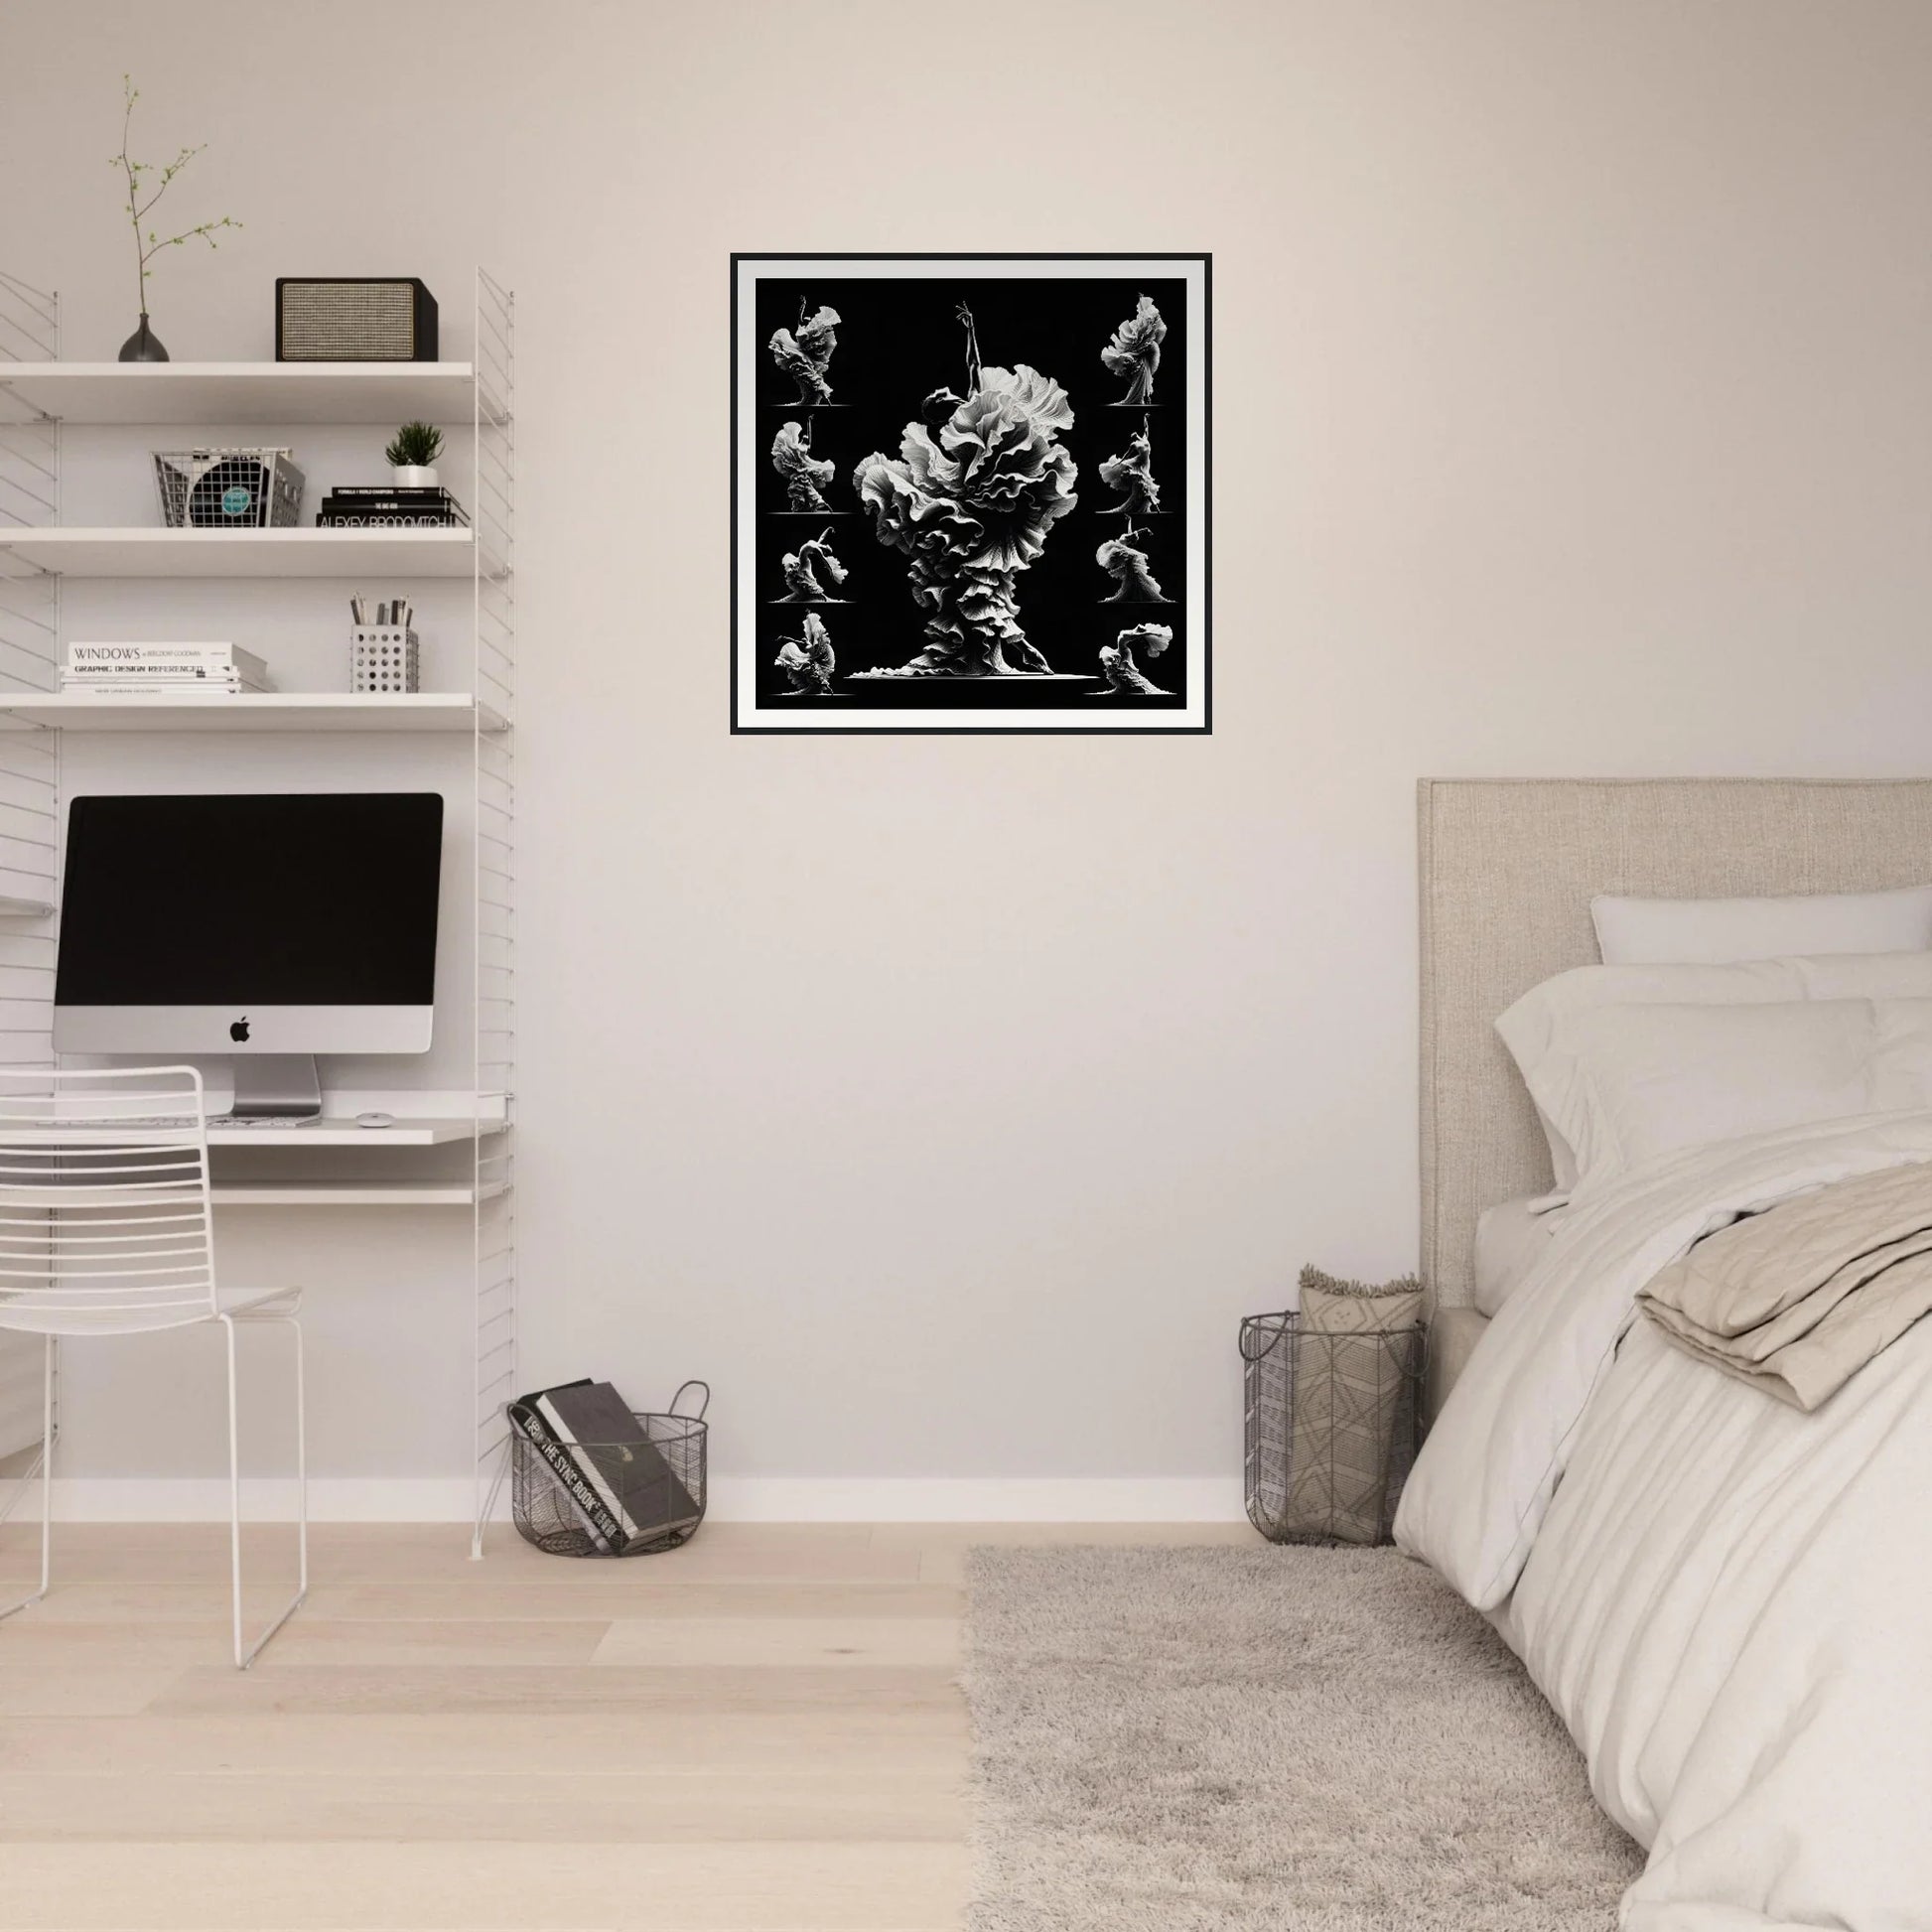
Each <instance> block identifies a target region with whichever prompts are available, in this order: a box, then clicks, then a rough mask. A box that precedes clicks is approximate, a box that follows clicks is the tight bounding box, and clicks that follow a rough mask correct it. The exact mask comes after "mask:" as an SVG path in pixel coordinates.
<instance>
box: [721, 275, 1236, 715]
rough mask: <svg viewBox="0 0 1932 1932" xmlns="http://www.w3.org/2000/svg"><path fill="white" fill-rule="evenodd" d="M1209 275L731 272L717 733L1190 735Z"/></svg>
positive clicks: (1202, 640) (1203, 550)
mask: <svg viewBox="0 0 1932 1932" xmlns="http://www.w3.org/2000/svg"><path fill="white" fill-rule="evenodd" d="M1208 326H1209V258H1208V257H1207V256H1205V255H1153V256H1133V257H1127V256H1098V255H1075V256H1053V257H1043V256H977V255H975V256H968V255H934V256H925V255H921V256H871V255H868V256H824V255H806V256H776V255H735V256H733V258H732V327H733V361H732V498H733V501H732V518H733V523H732V536H733V543H732V550H733V556H732V578H733V624H732V628H733V637H732V729H733V730H734V731H789V732H798V731H953V732H958V731H1143V732H1146V731H1167V732H1203V731H1206V730H1208V729H1209V723H1210V710H1209V681H1210V663H1209V640H1208V610H1209V600H1208V570H1207V565H1208V449H1209V442H1208V430H1209V425H1208V400H1209V376H1208Z"/></svg>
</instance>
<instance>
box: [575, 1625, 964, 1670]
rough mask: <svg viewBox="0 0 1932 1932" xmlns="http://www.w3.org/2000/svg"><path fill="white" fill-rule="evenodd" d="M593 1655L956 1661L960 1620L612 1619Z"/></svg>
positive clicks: (937, 1664) (686, 1661)
mask: <svg viewBox="0 0 1932 1932" xmlns="http://www.w3.org/2000/svg"><path fill="white" fill-rule="evenodd" d="M594 1661H595V1662H596V1663H599V1664H677V1665H684V1666H695V1665H705V1664H719V1665H746V1664H750V1665H800V1664H803V1665H833V1666H836V1667H842V1668H847V1669H855V1668H856V1669H868V1668H877V1667H878V1666H880V1665H893V1664H909V1665H915V1666H927V1667H930V1668H934V1669H952V1668H954V1667H956V1666H957V1665H958V1662H959V1626H958V1624H957V1622H955V1621H953V1620H952V1619H950V1618H946V1619H941V1618H937V1617H857V1616H847V1617H808V1616H796V1617H749V1616H738V1617H670V1616H661V1617H641V1618H636V1619H629V1620H625V1621H621V1622H617V1623H613V1624H611V1625H609V1626H608V1630H607V1634H606V1635H605V1638H604V1641H603V1642H602V1643H601V1644H599V1645H598V1648H597V1655H596V1658H595V1659H594Z"/></svg>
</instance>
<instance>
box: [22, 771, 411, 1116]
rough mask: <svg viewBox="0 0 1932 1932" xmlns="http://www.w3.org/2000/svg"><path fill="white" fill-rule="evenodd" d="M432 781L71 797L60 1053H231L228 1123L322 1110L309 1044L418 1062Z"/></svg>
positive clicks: (57, 1016) (58, 976) (58, 981)
mask: <svg viewBox="0 0 1932 1932" xmlns="http://www.w3.org/2000/svg"><path fill="white" fill-rule="evenodd" d="M442 856H443V800H442V797H441V795H440V794H438V793H436V792H433V791H344V792H252V793H237V792H224V793H220V794H218V795H212V796H159V797H139V798H130V797H81V798H75V799H74V800H73V802H72V804H71V805H70V806H69V812H68V836H67V863H66V866H65V867H64V869H63V873H62V879H61V937H60V952H59V959H58V963H57V965H56V969H55V987H54V1048H55V1051H56V1052H60V1053H101V1054H121V1053H126V1054H143V1055H170V1054H181V1055H195V1056H201V1055H209V1054H219V1055H225V1056H228V1057H230V1058H231V1059H232V1062H233V1066H234V1075H235V1099H234V1113H235V1117H236V1119H238V1120H245V1119H283V1120H286V1119H290V1118H304V1117H313V1116H315V1115H317V1114H319V1113H320V1112H321V1111H322V1090H321V1084H320V1082H319V1080H318V1078H317V1074H316V1064H315V1055H316V1054H318V1053H425V1052H427V1051H428V1050H429V1044H430V1029H431V1024H432V1021H433V1019H434V1015H435V994H436V912H437V883H438V878H439V875H440V872H441V869H442Z"/></svg>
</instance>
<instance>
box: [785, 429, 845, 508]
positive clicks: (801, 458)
mask: <svg viewBox="0 0 1932 1932" xmlns="http://www.w3.org/2000/svg"><path fill="white" fill-rule="evenodd" d="M771 467H772V469H774V470H775V471H777V473H778V475H779V476H781V477H782V478H783V479H784V480H785V498H786V500H787V501H788V502H789V503H790V505H791V507H792V508H793V509H795V510H829V509H830V508H831V507H832V506H831V504H830V503H828V502H827V501H826V500H825V498H824V496H823V495H821V494H820V491H821V490H823V489H824V487H825V485H826V484H827V483H830V482H831V481H832V478H833V476H834V474H835V472H834V469H833V466H832V465H831V464H830V463H816V462H814V461H813V460H812V442H811V433H810V431H808V430H807V429H806V428H805V427H804V426H803V425H802V424H799V423H787V424H785V426H784V427H783V428H782V429H781V430H779V432H778V434H777V435H776V437H774V438H773V439H772V443H771Z"/></svg>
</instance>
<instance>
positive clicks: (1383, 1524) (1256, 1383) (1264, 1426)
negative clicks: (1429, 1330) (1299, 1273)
mask: <svg viewBox="0 0 1932 1932" xmlns="http://www.w3.org/2000/svg"><path fill="white" fill-rule="evenodd" d="M1241 1359H1242V1361H1243V1363H1244V1364H1245V1383H1246V1410H1247V1431H1246V1434H1247V1443H1246V1450H1247V1452H1246V1459H1245V1477H1246V1487H1247V1502H1248V1520H1249V1521H1250V1522H1251V1523H1253V1524H1254V1526H1255V1528H1256V1529H1258V1530H1259V1531H1260V1532H1261V1533H1262V1535H1263V1536H1265V1537H1267V1538H1268V1540H1269V1541H1270V1542H1271V1543H1386V1542H1388V1541H1389V1538H1390V1533H1391V1531H1392V1529H1393V1526H1394V1523H1395V1510H1396V1504H1397V1503H1398V1502H1399V1501H1400V1500H1401V1496H1402V1485H1403V1483H1404V1481H1405V1480H1406V1479H1407V1477H1408V1474H1409V1469H1410V1466H1411V1464H1412V1463H1413V1462H1414V1461H1415V1459H1416V1448H1417V1423H1418V1418H1419V1416H1420V1414H1421V1402H1420V1396H1421V1391H1422V1370H1423V1330H1422V1328H1421V1327H1420V1326H1414V1327H1407V1328H1365V1329H1363V1330H1361V1331H1360V1332H1357V1333H1354V1334H1314V1333H1311V1332H1310V1331H1309V1330H1308V1328H1307V1327H1306V1326H1305V1325H1304V1323H1303V1318H1302V1315H1301V1313H1300V1312H1299V1311H1296V1310H1292V1309H1291V1310H1287V1311H1283V1312H1282V1313H1280V1314H1254V1315H1249V1316H1248V1317H1247V1318H1246V1319H1245V1320H1244V1321H1243V1322H1242V1323H1241Z"/></svg>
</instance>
